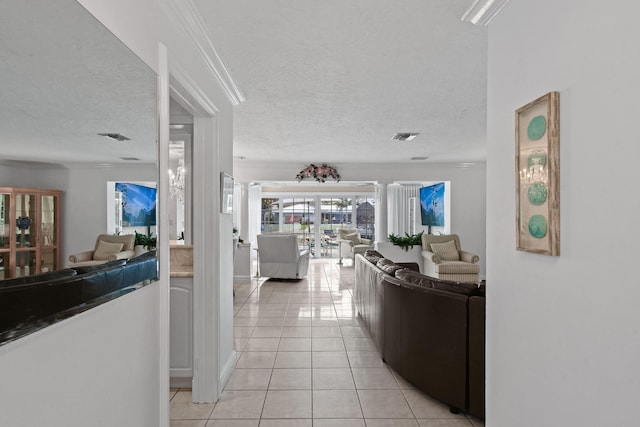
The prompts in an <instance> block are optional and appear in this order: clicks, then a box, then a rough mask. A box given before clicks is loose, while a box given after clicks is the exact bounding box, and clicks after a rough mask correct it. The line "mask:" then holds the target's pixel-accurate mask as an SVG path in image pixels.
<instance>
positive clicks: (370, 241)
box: [360, 237, 373, 245]
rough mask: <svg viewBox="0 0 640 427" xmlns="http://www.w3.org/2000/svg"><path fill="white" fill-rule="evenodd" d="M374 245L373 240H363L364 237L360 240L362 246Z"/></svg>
mask: <svg viewBox="0 0 640 427" xmlns="http://www.w3.org/2000/svg"><path fill="white" fill-rule="evenodd" d="M372 243H373V240H371V239H363V238H362V237H361V238H360V244H361V245H371V244H372Z"/></svg>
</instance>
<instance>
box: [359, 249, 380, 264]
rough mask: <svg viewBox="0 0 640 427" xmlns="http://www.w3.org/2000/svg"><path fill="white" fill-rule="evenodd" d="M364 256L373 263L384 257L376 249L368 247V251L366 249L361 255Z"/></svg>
mask: <svg viewBox="0 0 640 427" xmlns="http://www.w3.org/2000/svg"><path fill="white" fill-rule="evenodd" d="M363 256H364V257H365V259H366V260H367V261H369V262H371V263H373V264H377V263H378V261H380V260H381V259H382V258H384V255H382V254H381V253H380V252H378V251H374V250H373V249H369V250H368V251H366V252H365V253H364V255H363Z"/></svg>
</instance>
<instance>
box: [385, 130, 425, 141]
mask: <svg viewBox="0 0 640 427" xmlns="http://www.w3.org/2000/svg"><path fill="white" fill-rule="evenodd" d="M418 135H420V134H419V133H418V132H398V133H396V134H395V135H394V136H393V138H391V139H396V140H398V141H411V140H412V139H413V138H415V137H416V136H418Z"/></svg>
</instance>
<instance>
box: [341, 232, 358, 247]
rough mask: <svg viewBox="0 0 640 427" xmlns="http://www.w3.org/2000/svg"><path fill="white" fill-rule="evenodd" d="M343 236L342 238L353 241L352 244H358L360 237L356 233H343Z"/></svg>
mask: <svg viewBox="0 0 640 427" xmlns="http://www.w3.org/2000/svg"><path fill="white" fill-rule="evenodd" d="M343 237H344V240H348V241H350V242H353V244H354V245H359V244H360V238H359V237H358V233H351V234H345V235H344V236H343Z"/></svg>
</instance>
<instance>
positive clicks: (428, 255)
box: [422, 251, 442, 264]
mask: <svg viewBox="0 0 640 427" xmlns="http://www.w3.org/2000/svg"><path fill="white" fill-rule="evenodd" d="M422 258H424V259H425V260H429V261H431V262H432V263H434V264H440V263H441V262H442V260H441V259H440V257H439V256H438V255H436V254H434V253H433V252H430V251H422Z"/></svg>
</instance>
